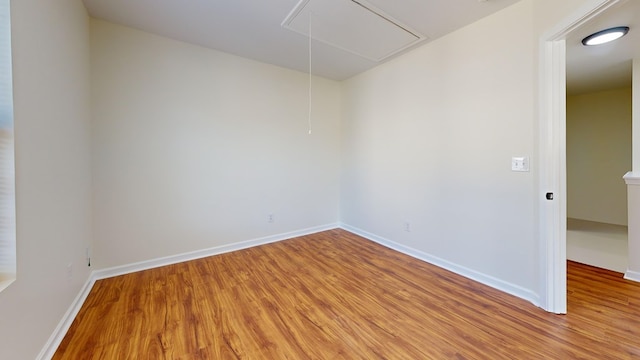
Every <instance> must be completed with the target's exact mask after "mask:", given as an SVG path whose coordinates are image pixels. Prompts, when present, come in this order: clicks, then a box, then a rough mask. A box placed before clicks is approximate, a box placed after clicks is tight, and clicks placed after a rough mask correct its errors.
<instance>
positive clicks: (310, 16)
mask: <svg viewBox="0 0 640 360" xmlns="http://www.w3.org/2000/svg"><path fill="white" fill-rule="evenodd" d="M312 16H313V13H312V12H311V11H309V37H308V39H309V94H308V96H309V114H308V117H307V121H308V127H309V135H311V95H312V92H311V81H312V78H311V65H312V62H311V50H312V47H311V43H312V39H311V18H312Z"/></svg>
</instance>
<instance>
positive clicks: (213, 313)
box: [54, 230, 640, 359]
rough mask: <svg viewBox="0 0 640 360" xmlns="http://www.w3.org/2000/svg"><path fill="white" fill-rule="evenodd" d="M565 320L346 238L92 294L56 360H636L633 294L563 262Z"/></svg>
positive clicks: (147, 277)
mask: <svg viewBox="0 0 640 360" xmlns="http://www.w3.org/2000/svg"><path fill="white" fill-rule="evenodd" d="M568 288H569V292H568V300H569V302H568V311H569V314H568V315H566V316H561V315H553V314H548V313H546V312H544V311H542V310H541V309H539V308H537V307H535V306H533V305H531V304H529V303H528V302H526V301H524V300H521V299H518V298H515V297H513V296H510V295H507V294H504V293H502V292H500V291H497V290H495V289H492V288H490V287H487V286H484V285H482V284H479V283H476V282H474V281H471V280H469V279H466V278H464V277H461V276H458V275H455V274H453V273H450V272H448V271H446V270H443V269H440V268H437V267H435V266H432V265H430V264H427V263H424V262H422V261H419V260H416V259H413V258H411V257H409V256H406V255H403V254H400V253H398V252H395V251H393V250H390V249H387V248H385V247H382V246H380V245H378V244H375V243H373V242H370V241H368V240H365V239H363V238H361V237H358V236H356V235H353V234H350V233H348V232H346V231H343V230H331V231H326V232H322V233H319V234H314V235H309V236H304V237H300V238H296V239H291V240H286V241H282V242H278V243H274V244H269V245H264V246H259V247H255V248H251V249H246V250H242V251H237V252H233V253H228V254H222V255H218V256H213V257H208V258H204V259H200V260H195V261H190V262H185V263H181V264H176V265H170V266H165V267H162V268H157V269H152V270H147V271H142V272H137V273H133V274H128V275H124V276H119V277H115V278H110V279H105V280H100V281H98V282H96V284H95V286H94V288H93V289H92V290H91V293H90V295H89V297H88V298H87V301H86V302H85V304H84V306H83V307H82V309H81V310H80V312H79V313H78V316H77V317H76V319H75V321H74V322H73V324H72V326H71V328H70V329H69V331H68V333H67V335H66V336H65V338H64V340H63V341H62V343H61V345H60V347H59V349H58V351H57V352H56V354H55V356H54V359H633V358H640V340H639V339H640V306H639V305H640V284H638V283H633V282H630V281H626V280H624V279H622V274H619V273H615V272H612V271H608V270H603V269H598V268H593V267H589V266H586V265H582V264H578V263H573V262H569V266H568Z"/></svg>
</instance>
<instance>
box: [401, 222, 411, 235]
mask: <svg viewBox="0 0 640 360" xmlns="http://www.w3.org/2000/svg"><path fill="white" fill-rule="evenodd" d="M403 229H404V231H406V232H411V223H410V222H409V221H405V222H404V226H403Z"/></svg>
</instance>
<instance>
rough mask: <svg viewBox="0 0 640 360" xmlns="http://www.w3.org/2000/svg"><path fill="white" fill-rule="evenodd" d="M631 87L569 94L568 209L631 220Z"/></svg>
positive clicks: (600, 218) (583, 215)
mask: <svg viewBox="0 0 640 360" xmlns="http://www.w3.org/2000/svg"><path fill="white" fill-rule="evenodd" d="M631 101H632V98H631V88H630V87H628V88H622V89H614V90H607V91H600V92H596V93H589V94H581V95H573V96H568V97H567V191H568V194H567V200H568V206H567V213H568V216H569V217H570V218H575V219H582V220H589V221H596V222H601V223H608V224H616V225H627V186H626V184H625V182H624V180H623V179H622V176H624V174H626V173H627V171H630V170H631Z"/></svg>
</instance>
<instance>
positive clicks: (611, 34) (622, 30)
mask: <svg viewBox="0 0 640 360" xmlns="http://www.w3.org/2000/svg"><path fill="white" fill-rule="evenodd" d="M628 32H629V27H628V26H617V27H613V28H610V29H606V30H602V31H598V32H596V33H593V34H591V35H589V36H587V37H586V38H584V39H582V45H584V46H592V45H601V44H606V43H608V42H611V41H614V40H617V39H620V38H621V37H623V36H625V35H627V33H628Z"/></svg>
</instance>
